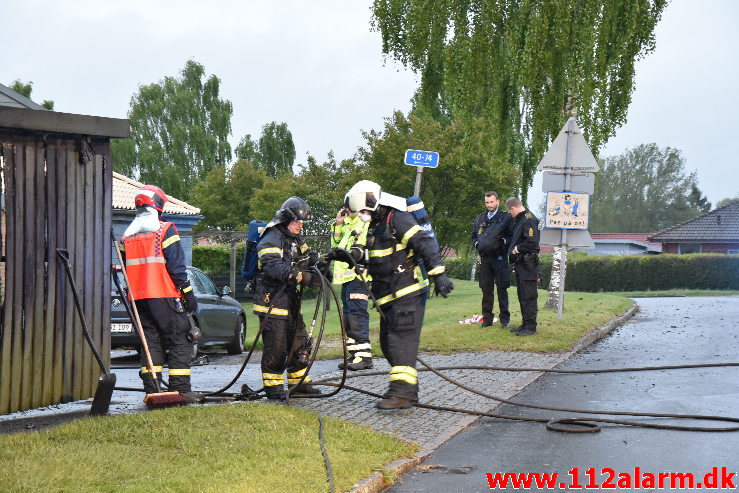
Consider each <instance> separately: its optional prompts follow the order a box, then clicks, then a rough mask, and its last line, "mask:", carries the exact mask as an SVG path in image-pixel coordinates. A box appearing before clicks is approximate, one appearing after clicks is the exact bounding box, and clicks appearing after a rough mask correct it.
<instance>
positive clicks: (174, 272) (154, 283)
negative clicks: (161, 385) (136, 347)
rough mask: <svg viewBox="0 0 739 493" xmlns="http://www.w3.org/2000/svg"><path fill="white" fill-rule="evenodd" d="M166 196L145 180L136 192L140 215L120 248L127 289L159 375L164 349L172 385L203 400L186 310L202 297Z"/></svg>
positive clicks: (147, 381) (147, 379) (146, 375)
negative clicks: (194, 380) (195, 388)
mask: <svg viewBox="0 0 739 493" xmlns="http://www.w3.org/2000/svg"><path fill="white" fill-rule="evenodd" d="M168 200H169V199H168V198H167V195H166V194H165V193H164V191H163V190H162V189H161V188H159V187H156V186H153V185H144V186H143V187H142V188H141V189H140V190H139V191H138V192H137V193H136V197H135V203H136V217H135V218H134V220H133V221H132V222H131V224H130V225H129V226H128V228H127V229H126V231H125V232H124V233H123V239H122V250H123V251H124V252H125V260H124V262H125V264H126V274H127V276H128V281H129V283H130V286H129V289H130V290H131V293H132V294H133V299H134V300H135V302H136V308H137V309H138V312H139V316H140V318H141V325H142V327H143V329H144V337H146V342H147V344H148V346H149V351H150V353H151V359H152V363H153V365H154V371H155V372H156V373H157V379H158V380H159V381H161V373H162V369H163V367H164V358H165V352H166V351H167V350H169V354H168V360H167V363H168V366H169V390H170V391H176V392H179V393H180V394H181V395H182V396H183V397H184V398H185V399H186V400H187V401H188V402H200V401H202V400H203V396H202V395H201V394H198V393H197V392H192V389H191V386H190V357H191V351H192V343H190V342H189V341H188V340H187V333H188V331H189V330H190V322H189V321H188V319H187V312H189V313H192V312H194V311H195V310H196V309H197V307H198V302H197V300H196V299H195V294H194V293H193V291H192V286H190V281H189V280H188V278H187V270H186V269H185V253H184V251H183V249H182V244H181V243H180V236H179V234H178V233H177V228H176V227H175V225H174V224H172V223H171V222H166V221H162V211H163V210H164V204H165V203H166V202H167V201H168ZM145 358H146V357H145V355H144V354H142V355H141V372H140V373H139V375H140V377H141V380H143V383H144V390H145V391H146V393H147V394H153V393H156V392H157V388H156V386H155V384H154V380H153V379H152V376H151V373H150V372H149V368H148V367H147V365H146V359H145Z"/></svg>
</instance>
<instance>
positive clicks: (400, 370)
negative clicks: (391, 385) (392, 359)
mask: <svg viewBox="0 0 739 493" xmlns="http://www.w3.org/2000/svg"><path fill="white" fill-rule="evenodd" d="M393 380H401V381H403V382H408V383H409V384H411V385H416V384H418V372H417V371H416V369H415V368H413V367H412V366H393V367H392V368H390V381H393Z"/></svg>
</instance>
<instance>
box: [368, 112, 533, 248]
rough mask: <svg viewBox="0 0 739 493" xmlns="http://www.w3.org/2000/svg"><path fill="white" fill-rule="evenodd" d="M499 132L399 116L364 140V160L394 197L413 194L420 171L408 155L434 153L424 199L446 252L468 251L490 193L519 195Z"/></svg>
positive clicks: (472, 123) (479, 121)
mask: <svg viewBox="0 0 739 493" xmlns="http://www.w3.org/2000/svg"><path fill="white" fill-rule="evenodd" d="M495 135H496V132H495V129H494V128H492V127H491V125H490V123H489V122H487V121H486V120H484V119H483V118H460V119H458V120H457V121H455V122H453V123H451V124H448V125H444V124H442V123H440V122H438V121H437V120H435V119H433V118H431V117H428V116H426V117H424V116H421V114H419V113H416V114H412V115H411V116H409V117H406V116H404V115H403V114H402V113H400V112H396V113H395V114H394V115H393V116H392V118H387V119H386V120H385V128H384V130H383V131H382V132H376V131H371V132H367V133H365V134H364V138H365V139H366V141H367V145H366V147H365V148H362V149H360V151H359V153H358V155H359V157H360V158H361V159H362V160H363V163H364V166H365V167H366V169H367V174H368V175H367V178H369V179H371V180H374V181H376V182H377V183H379V184H380V186H382V187H383V190H386V191H387V192H389V193H392V194H395V195H400V196H402V197H407V196H409V195H412V194H413V190H414V182H415V176H416V170H415V168H414V167H410V166H407V165H405V164H403V155H404V154H405V150H406V149H433V150H434V151H438V152H439V155H440V164H439V166H438V168H434V169H430V170H426V171H425V172H424V173H423V180H422V187H421V193H420V195H421V198H422V199H423V202H424V204H425V205H426V209H427V211H428V213H429V216H430V217H431V221H432V223H433V225H434V229H435V231H436V234H437V235H438V237H439V242H440V244H441V245H442V246H446V247H454V248H456V249H460V248H461V249H465V248H467V247H468V246H469V243H470V228H471V224H472V219H473V218H474V217H475V216H476V215H477V214H479V213H480V209H481V207H482V204H483V201H484V199H483V196H484V192H485V191H487V190H495V191H496V192H498V194H499V195H500V196H501V197H509V196H511V195H513V194H514V191H515V184H516V182H517V181H518V178H520V175H519V172H518V170H516V168H515V167H513V166H510V165H509V164H508V163H507V162H506V161H505V159H504V158H503V156H502V154H501V153H500V152H496V151H497V150H498V149H499V144H498V142H497V141H496V138H495Z"/></svg>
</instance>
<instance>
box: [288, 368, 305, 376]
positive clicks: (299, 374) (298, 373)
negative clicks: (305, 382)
mask: <svg viewBox="0 0 739 493" xmlns="http://www.w3.org/2000/svg"><path fill="white" fill-rule="evenodd" d="M307 369H308V368H303V369H302V370H298V371H294V372H289V373H288V374H287V378H300V377H302V376H303V375H305V370H307Z"/></svg>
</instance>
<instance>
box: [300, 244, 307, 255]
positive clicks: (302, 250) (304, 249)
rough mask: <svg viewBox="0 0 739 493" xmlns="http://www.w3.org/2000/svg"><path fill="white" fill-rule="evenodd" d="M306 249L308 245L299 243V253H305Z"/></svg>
mask: <svg viewBox="0 0 739 493" xmlns="http://www.w3.org/2000/svg"><path fill="white" fill-rule="evenodd" d="M307 250H308V245H306V244H305V243H303V244H302V245H300V253H305V252H306V251H307Z"/></svg>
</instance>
